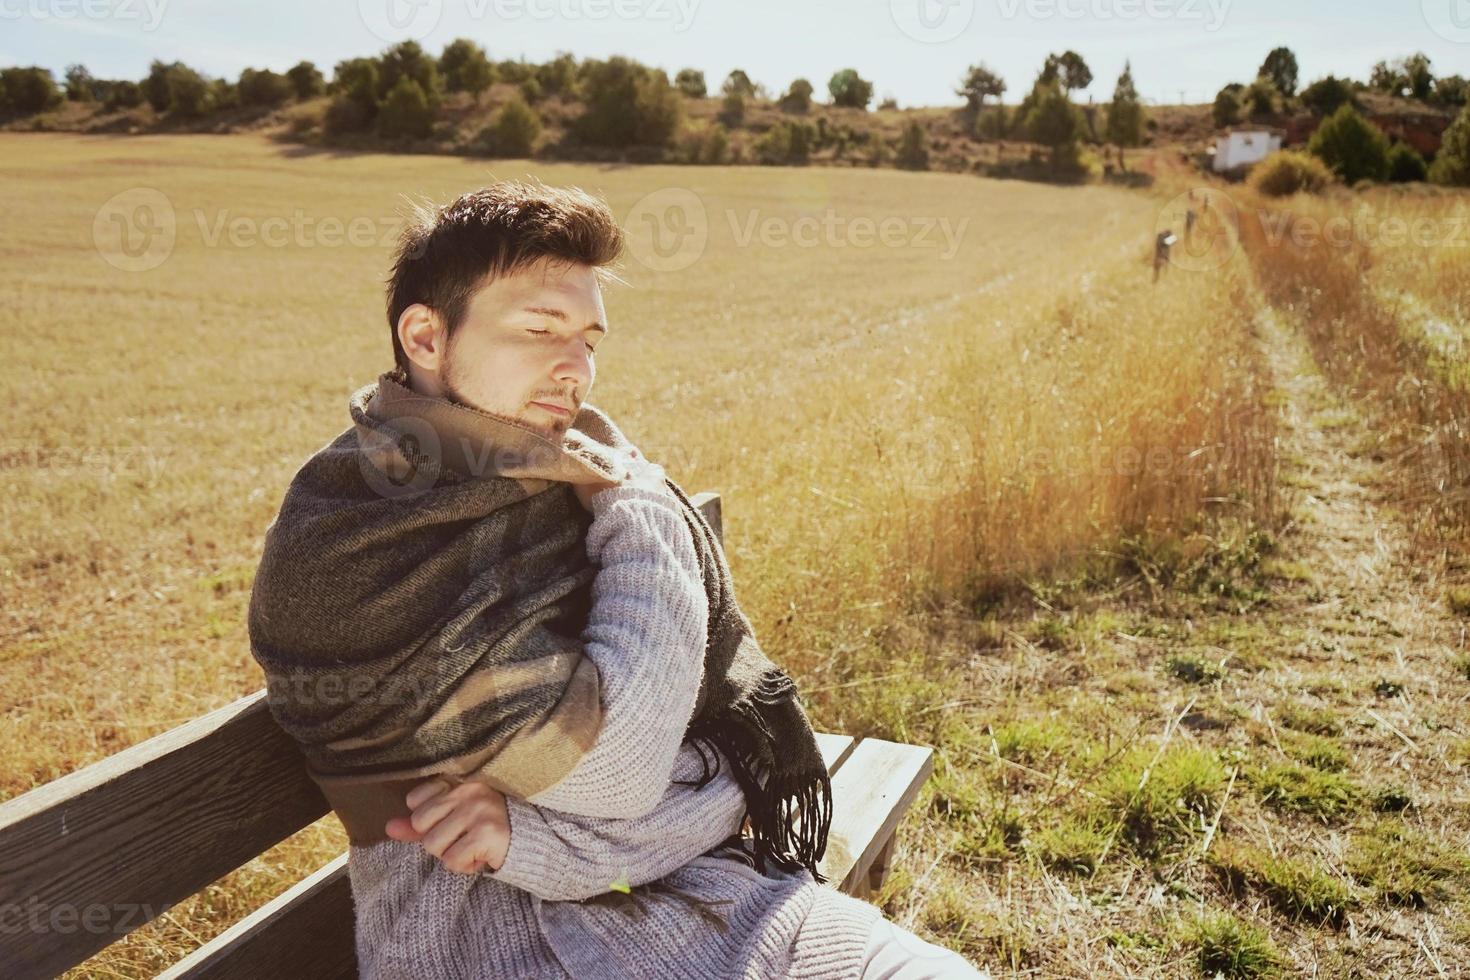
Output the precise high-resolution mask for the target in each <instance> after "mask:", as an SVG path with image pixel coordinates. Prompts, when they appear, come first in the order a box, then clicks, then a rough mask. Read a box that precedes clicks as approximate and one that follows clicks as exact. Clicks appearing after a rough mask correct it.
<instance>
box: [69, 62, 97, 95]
mask: <svg viewBox="0 0 1470 980" xmlns="http://www.w3.org/2000/svg"><path fill="white" fill-rule="evenodd" d="M66 97H67V98H68V99H69V100H71V101H72V102H93V101H95V100H96V98H97V79H95V78H93V77H92V73H91V72H89V71H88V70H87V67H86V66H85V65H67V66H66Z"/></svg>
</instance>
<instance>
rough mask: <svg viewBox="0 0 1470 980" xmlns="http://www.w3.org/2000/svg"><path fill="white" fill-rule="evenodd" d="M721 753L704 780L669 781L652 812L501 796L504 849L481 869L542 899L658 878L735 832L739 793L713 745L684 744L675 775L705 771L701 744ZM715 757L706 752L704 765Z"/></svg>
mask: <svg viewBox="0 0 1470 980" xmlns="http://www.w3.org/2000/svg"><path fill="white" fill-rule="evenodd" d="M701 751H703V752H704V755H705V757H706V758H709V756H710V753H711V752H713V753H715V754H716V755H719V761H718V766H719V772H718V773H716V775H715V776H714V778H713V779H711V780H710V781H709V782H708V783H707V784H705V785H704V786H703V787H702V788H696V787H694V786H682V785H679V783H678V782H674V783H673V784H672V785H670V786H669V787H668V788H667V789H666V791H665V792H664V795H663V798H662V799H661V800H660V801H659V804H658V806H657V807H655V808H654V810H653V812H652V813H649V814H647V815H645V816H642V817H637V818H634V819H631V820H620V819H608V818H603V817H581V816H576V815H573V814H566V813H559V812H557V811H555V810H550V809H547V808H544V807H539V806H536V805H535V804H532V803H526V802H524V801H522V800H519V799H517V798H515V797H513V796H509V797H506V805H507V807H508V808H509V811H510V850H509V851H508V852H507V853H506V856H505V860H504V862H503V863H502V864H501V866H500V868H499V869H498V870H496V871H490V870H486V871H483V872H481V874H484V875H486V876H488V877H491V878H495V879H497V880H500V881H504V882H506V883H507V884H509V885H513V886H514V887H516V888H519V889H521V890H522V891H527V892H530V893H531V894H533V895H537V896H539V897H541V898H543V899H546V900H547V901H558V902H559V901H569V900H573V901H580V900H582V899H585V898H590V897H592V896H593V895H600V894H602V893H603V892H606V891H610V890H611V888H610V886H611V884H612V883H613V882H615V881H617V880H619V879H624V880H625V881H626V882H627V884H628V885H629V886H630V887H633V886H637V885H642V884H646V883H647V882H650V881H656V880H658V879H659V878H662V877H664V876H665V875H668V874H670V873H672V872H674V871H675V870H677V869H679V868H681V867H683V866H684V865H685V864H686V863H688V862H689V861H690V860H692V859H694V858H696V857H698V856H699V855H701V854H705V853H707V852H708V851H710V850H712V849H714V848H715V847H717V846H718V845H719V844H720V843H721V842H722V841H724V840H725V839H726V838H728V837H729V836H731V835H732V834H736V833H739V832H740V829H741V823H742V818H743V816H744V813H745V796H744V794H743V793H742V792H741V790H740V784H739V783H737V782H736V781H735V777H734V776H733V775H731V773H730V766H729V763H728V762H727V761H725V759H724V756H723V755H721V754H720V753H719V750H718V749H714V748H713V747H696V746H694V745H688V744H686V745H685V746H683V748H682V749H681V750H680V752H679V755H678V758H677V759H676V760H675V765H674V773H673V776H674V779H675V780H684V781H689V782H693V781H696V780H698V779H699V777H700V776H701V775H702V774H703V772H704V763H702V762H701V758H700V752H701ZM716 764H717V763H716V760H715V759H713V758H710V759H709V766H710V769H711V770H713V769H714V767H715V766H716Z"/></svg>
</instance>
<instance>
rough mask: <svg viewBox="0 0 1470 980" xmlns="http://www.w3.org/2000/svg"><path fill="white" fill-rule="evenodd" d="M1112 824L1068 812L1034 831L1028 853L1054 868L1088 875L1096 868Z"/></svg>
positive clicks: (1106, 844) (1104, 848) (1106, 845)
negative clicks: (1061, 817)
mask: <svg viewBox="0 0 1470 980" xmlns="http://www.w3.org/2000/svg"><path fill="white" fill-rule="evenodd" d="M1112 831H1113V828H1112V827H1110V826H1107V825H1106V824H1104V823H1102V822H1100V821H1098V820H1097V819H1095V818H1089V817H1087V816H1085V815H1084V816H1080V817H1079V816H1068V817H1065V818H1063V819H1062V820H1061V821H1059V822H1055V823H1051V824H1049V825H1048V826H1046V827H1043V828H1042V829H1040V830H1038V831H1037V832H1036V833H1035V834H1033V835H1032V836H1031V838H1030V840H1029V842H1028V849H1029V850H1030V852H1031V854H1032V855H1033V856H1034V857H1035V858H1036V859H1037V860H1038V861H1040V862H1041V863H1042V864H1044V865H1046V866H1047V867H1048V868H1051V869H1053V870H1056V871H1066V872H1070V873H1072V874H1080V875H1090V874H1092V873H1093V872H1095V871H1096V870H1097V869H1098V866H1099V864H1101V862H1102V858H1103V853H1104V851H1106V850H1107V847H1108V840H1109V838H1110V837H1111V836H1112Z"/></svg>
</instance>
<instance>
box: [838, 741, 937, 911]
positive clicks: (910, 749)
mask: <svg viewBox="0 0 1470 980" xmlns="http://www.w3.org/2000/svg"><path fill="white" fill-rule="evenodd" d="M933 771H934V750H933V749H932V748H929V747H927V746H919V745H905V744H903V743H901V742H889V741H887V740H885V739H881V738H865V739H863V740H862V741H860V742H859V743H858V744H857V747H856V748H855V749H853V750H852V752H851V754H850V755H849V756H848V757H847V759H846V761H845V762H843V764H842V767H841V768H840V769H838V770H837V772H836V774H835V775H834V776H833V777H832V796H833V800H834V801H838V800H840V801H841V803H840V805H837V804H836V803H834V806H833V814H832V830H831V833H830V834H829V835H828V839H827V853H826V854H825V855H824V856H823V858H822V863H821V869H822V874H824V875H826V876H827V878H828V879H829V880H830V881H831V883H832V884H834V885H836V886H837V887H838V888H839V889H840V890H842V891H844V892H847V893H848V894H850V895H856V896H858V897H866V895H867V894H868V886H869V881H868V872H869V871H870V870H871V869H872V868H873V867H874V864H875V863H876V862H878V861H879V858H880V857H881V856H882V855H883V851H884V849H885V848H886V847H887V846H888V845H889V842H890V841H891V840H892V838H893V834H894V831H895V830H897V828H898V822H899V820H901V819H902V818H903V815H904V813H905V812H906V811H907V810H908V808H909V807H910V806H911V805H912V804H913V802H914V798H915V797H916V796H918V795H919V790H920V789H921V788H922V787H923V785H924V781H925V780H926V779H928V778H929V774H930V773H931V772H933Z"/></svg>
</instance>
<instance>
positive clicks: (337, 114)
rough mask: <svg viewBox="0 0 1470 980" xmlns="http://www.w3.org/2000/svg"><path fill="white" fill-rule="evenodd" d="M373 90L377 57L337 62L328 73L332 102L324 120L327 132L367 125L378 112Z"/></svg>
mask: <svg viewBox="0 0 1470 980" xmlns="http://www.w3.org/2000/svg"><path fill="white" fill-rule="evenodd" d="M377 91H378V62H377V59H375V58H349V59H348V60H346V61H339V62H337V66H336V68H335V69H333V73H332V93H333V95H332V104H331V105H330V106H328V108H327V118H326V120H325V123H326V128H327V131H328V132H330V133H355V132H361V131H363V130H366V129H368V128H370V127H371V126H372V124H373V120H374V119H375V118H376V117H377V115H378V97H377Z"/></svg>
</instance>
